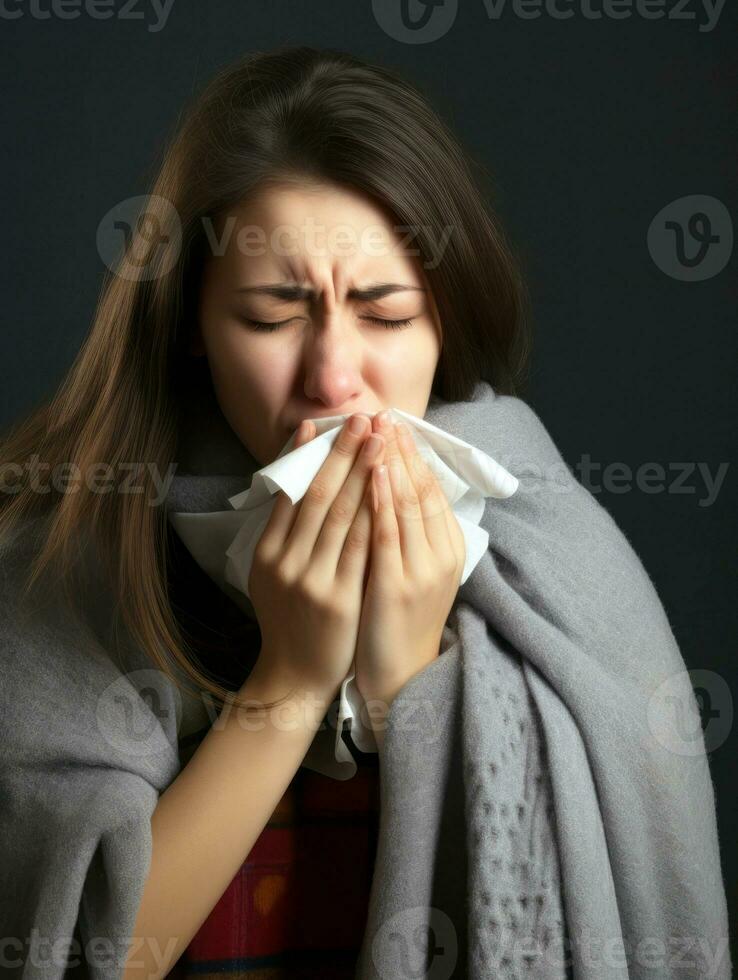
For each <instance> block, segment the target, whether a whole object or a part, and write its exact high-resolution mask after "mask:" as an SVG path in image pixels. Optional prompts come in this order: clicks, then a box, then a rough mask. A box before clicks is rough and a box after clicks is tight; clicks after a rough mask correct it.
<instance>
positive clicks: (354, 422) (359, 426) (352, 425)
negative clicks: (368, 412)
mask: <svg viewBox="0 0 738 980" xmlns="http://www.w3.org/2000/svg"><path fill="white" fill-rule="evenodd" d="M365 425H366V418H365V417H364V416H363V415H352V416H351V419H350V420H349V430H350V431H351V432H352V433H353V434H354V435H355V436H358V435H361V433H362V432H363V431H364V426H365Z"/></svg>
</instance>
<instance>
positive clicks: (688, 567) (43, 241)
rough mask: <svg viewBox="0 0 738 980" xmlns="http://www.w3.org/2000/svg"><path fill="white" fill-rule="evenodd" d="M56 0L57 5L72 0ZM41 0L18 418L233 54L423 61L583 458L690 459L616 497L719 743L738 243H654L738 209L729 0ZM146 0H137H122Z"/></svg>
mask: <svg viewBox="0 0 738 980" xmlns="http://www.w3.org/2000/svg"><path fill="white" fill-rule="evenodd" d="M13 2H16V0H13ZM675 2H676V0H665V3H666V6H665V8H664V9H665V10H666V11H672V12H673V10H672V8H674V7H675ZM40 3H41V4H42V7H43V8H44V9H49V6H50V0H40ZM398 3H399V0H398ZM592 3H593V6H594V8H595V9H600V10H601V9H602V0H592ZM17 4H18V5H17V8H16V7H13V6H11V0H8V9H11V10H15V9H18V10H20V11H21V12H22V16H21V17H19V18H17V19H15V20H8V19H5V18H0V36H1V38H2V41H1V46H0V51H1V52H2V57H0V79H1V80H2V133H3V150H2V154H3V156H2V172H3V177H4V182H3V190H4V193H3V232H4V234H3V261H2V263H1V264H0V284H1V287H2V295H3V297H4V311H3V318H2V339H1V347H0V355H1V356H2V378H3V384H2V395H1V400H0V425H2V426H4V425H6V424H8V423H10V422H12V421H14V420H15V419H16V418H18V417H19V416H20V415H22V414H23V413H24V412H26V411H28V410H29V409H30V408H32V407H33V406H34V405H35V404H36V403H37V402H38V400H39V399H41V398H42V397H44V396H45V395H47V394H49V393H50V392H51V391H52V390H53V388H54V387H55V386H56V384H57V383H58V382H59V381H60V380H61V378H62V376H63V374H64V373H65V371H66V370H67V368H68V367H69V366H70V364H71V362H72V359H73V358H74V356H75V354H76V352H77V350H78V348H79V345H80V343H81V341H82V339H83V337H84V336H85V333H86V331H87V330H88V327H89V324H90V321H91V317H92V314H93V310H94V305H95V301H96V297H97V293H98V289H99V286H100V282H101V279H102V274H103V271H104V267H103V263H102V261H101V259H100V257H99V255H98V253H97V249H96V239H95V236H96V230H97V226H98V223H99V222H100V220H101V218H102V217H103V215H104V214H105V213H106V212H107V211H108V210H109V209H110V208H111V207H112V206H113V205H114V204H115V203H117V202H119V201H121V200H124V199H126V198H129V197H133V196H135V195H138V194H142V193H145V191H146V190H147V188H148V179H149V177H151V176H152V175H153V173H154V172H155V166H156V161H157V160H158V155H159V153H160V152H161V149H162V145H163V141H164V139H165V137H166V136H167V135H168V134H169V133H170V132H171V131H172V129H173V128H174V127H175V125H176V120H177V115H178V113H179V111H180V109H181V107H182V105H183V104H184V103H185V102H186V101H187V100H188V99H189V98H190V97H191V96H192V95H193V94H194V93H196V92H198V91H199V90H200V89H201V87H202V86H203V84H204V83H205V82H206V81H207V80H208V79H209V77H210V76H211V75H212V73H213V72H214V71H215V69H216V68H219V67H220V66H222V65H224V64H226V63H228V62H230V61H232V60H234V59H236V58H237V57H239V56H241V55H242V54H243V53H245V52H247V51H250V50H255V49H260V50H267V49H269V48H272V47H274V46H276V45H281V44H284V43H307V44H313V45H316V46H319V47H335V48H340V49H345V50H348V51H351V52H353V53H356V54H359V55H361V56H363V57H366V58H368V59H370V60H375V61H379V62H381V63H385V64H387V65H390V66H392V67H395V68H399V69H400V70H401V71H402V72H404V73H405V74H406V75H407V76H408V77H409V78H410V79H411V80H413V81H414V82H415V83H416V84H417V85H418V86H419V87H420V88H421V89H422V90H423V91H424V92H425V93H427V95H428V97H429V98H430V100H431V101H432V102H433V103H434V104H435V105H436V106H437V108H438V109H439V110H440V111H441V113H442V114H443V115H444V116H445V117H446V119H447V120H448V121H449V122H450V124H451V126H452V127H453V128H454V130H455V131H456V133H457V134H458V136H459V138H460V139H461V141H462V142H463V143H464V144H465V146H466V147H467V148H468V149H469V150H470V151H471V152H472V153H473V154H474V155H475V156H476V157H477V158H479V159H481V160H482V161H483V162H484V163H485V164H486V165H487V166H488V167H489V168H490V170H491V172H492V174H493V175H494V178H495V182H496V186H497V192H498V197H497V206H498V209H499V211H500V213H501V215H502V218H503V220H504V222H505V224H506V226H507V228H508V230H509V232H510V235H511V237H512V239H513V241H514V242H515V244H516V245H517V247H518V248H519V250H520V252H521V254H522V257H523V260H524V269H525V272H526V275H527V277H528V280H529V283H530V289H531V293H532V298H533V311H534V319H535V333H536V347H535V353H534V358H533V376H532V384H531V386H530V390H529V392H528V393H527V396H526V400H528V401H529V402H530V404H531V405H532V406H533V407H534V409H535V410H536V411H537V413H538V414H539V415H540V417H541V418H542V420H543V421H544V423H545V425H546V426H547V428H548V429H549V431H550V433H551V435H552V436H553V438H554V440H555V441H556V443H557V444H558V446H559V447H560V449H561V451H562V453H563V455H564V457H565V459H566V460H567V462H568V463H569V464H570V465H571V466H577V464H578V463H579V461H580V460H581V459H582V457H583V456H584V455H585V454H589V456H590V457H591V459H592V460H593V461H595V462H596V463H599V464H601V466H603V467H604V466H606V465H608V464H610V463H615V462H619V463H623V464H626V465H627V466H629V467H631V469H632V472H633V474H635V472H636V470H637V469H638V467H639V466H642V465H643V464H645V463H648V462H656V463H661V464H662V465H663V466H664V467H665V469H666V480H665V481H664V482H663V483H662V486H663V487H664V490H663V492H660V493H646V492H644V491H643V490H642V489H639V488H638V486H637V485H636V483H635V480H631V481H630V483H629V487H630V489H626V490H625V491H624V492H614V491H613V490H606V489H605V490H602V491H598V492H597V493H596V496H597V498H598V499H599V501H600V502H601V503H602V504H603V505H604V506H605V507H606V508H607V509H608V510H609V511H610V513H611V514H612V515H613V517H614V518H615V520H616V521H617V523H618V525H619V526H620V527H621V528H622V530H623V531H624V532H625V534H626V535H627V537H628V538H629V540H630V541H631V543H632V544H633V546H634V547H635V549H636V551H637V552H638V554H639V555H640V556H641V558H642V560H643V562H644V565H645V567H646V568H647V570H648V571H649V573H650V575H651V577H652V578H653V580H654V582H655V584H656V587H657V589H658V592H659V595H660V596H661V599H662V601H663V603H664V606H665V608H666V611H667V614H668V616H669V619H670V622H671V624H672V627H673V629H674V632H675V635H676V637H677V640H678V642H679V645H680V648H681V651H682V654H683V656H684V659H685V661H686V664H687V667H688V668H690V669H698V668H699V669H704V670H708V671H711V672H713V674H711V675H708V679H707V684H708V690H710V692H711V695H712V702H713V703H712V709H713V710H714V711H717V712H718V714H717V716H715V717H710V713H709V712H708V711H705V712H704V718H703V724H704V725H705V731H706V735H707V738H708V746H709V745H710V744H711V743H710V736H711V732H712V734H713V735H714V732H715V728H714V727H713V728H712V729H711V728H710V726H711V725H712V726H715V725H720V724H722V723H725V721H726V718H727V714H726V713H729V712H730V711H731V710H732V705H731V699H730V698H729V697H726V696H725V694H724V693H721V691H720V687H719V678H720V677H723V678H725V679H726V680H727V681H728V683H729V684H730V685H731V687H732V689H733V690H735V671H734V659H735V655H736V642H735V641H736V636H737V635H738V629H737V627H738V618H737V616H736V606H737V605H738V604H737V603H736V601H735V598H736V594H735V577H734V575H733V572H734V568H735V553H736V534H735V530H736V528H735V513H736V510H735V496H734V486H735V473H734V471H733V467H732V463H731V465H730V466H729V468H728V472H727V476H726V478H725V480H724V482H723V485H722V488H721V490H720V492H719V493H718V496H717V498H716V500H715V502H714V503H712V505H711V506H700V503H699V502H700V500H704V499H705V497H706V494H707V490H706V487H705V484H704V482H703V480H702V477H701V476H700V475H699V472H698V471H697V470H693V471H692V472H691V474H689V475H687V477H686V479H684V482H683V483H682V486H681V490H680V492H677V488H672V490H669V489H668V487H669V485H670V484H671V482H672V480H674V479H675V477H676V475H677V473H676V471H675V470H674V469H673V467H674V466H675V465H676V464H678V463H689V464H699V463H702V464H704V465H705V466H708V467H709V469H710V472H711V473H712V474H713V475H715V474H716V471H717V469H718V468H719V465H720V463H730V462H731V460H732V453H731V449H732V447H733V441H732V439H731V436H732V437H734V436H735V429H736V427H735V421H736V412H735V406H736V400H735V383H736V381H735V373H736V372H735V366H736V353H737V352H736V343H735V312H736V275H735V273H736V259H735V256H734V255H733V256H732V257H731V259H730V261H729V262H728V264H727V266H726V267H725V268H724V269H723V270H722V271H721V272H719V273H718V274H716V275H714V276H712V277H710V278H708V279H706V280H705V281H702V282H686V281H682V280H679V279H674V278H671V277H670V276H668V275H666V274H664V272H662V271H661V269H659V268H658V267H657V265H656V264H655V262H654V261H653V260H652V258H651V255H650V254H649V249H648V248H647V244H646V235H647V230H648V228H649V225H650V223H651V221H652V219H653V218H654V216H655V215H656V214H657V212H659V211H660V210H661V208H663V207H664V206H665V205H667V204H669V203H670V202H672V201H675V200H677V199H681V198H683V197H685V196H688V195H693V194H702V195H709V196H711V197H714V198H717V199H718V200H719V201H722V202H723V204H724V205H725V206H726V207H727V208H728V210H729V211H730V212H731V213H732V214H733V215H734V216H735V214H736V183H735V181H736V167H735V165H736V159H738V152H737V151H738V147H737V146H736V143H737V137H736V126H735V108H734V100H735V92H736V76H737V74H738V72H737V71H736V67H737V66H736V56H735V50H736V45H735V37H736V18H735V14H736V7H737V6H738V5H736V4H735V3H734V2H733V0H727V3H726V4H725V7H724V9H723V10H722V13H721V15H720V17H719V21H718V23H717V26H716V27H715V28H714V29H713V30H710V31H708V30H705V29H704V27H705V24H706V15H705V11H704V8H703V7H702V6H698V5H697V0H690V2H689V3H688V4H687V5H686V6H685V7H684V8H683V9H682V14H681V18H685V19H671V18H668V17H664V18H662V19H660V20H653V21H648V20H646V19H644V18H643V17H640V16H638V15H637V14H636V13H633V15H632V16H630V17H629V18H627V19H622V20H616V19H613V18H609V17H602V18H601V19H591V18H588V17H587V16H585V14H584V13H583V12H582V11H583V8H582V0H577V2H575V3H573V4H570V3H569V4H568V3H566V0H559V7H560V9H568V7H569V6H571V7H572V9H574V11H575V14H574V16H572V17H571V18H569V19H566V20H559V19H556V18H554V17H552V16H550V15H547V14H546V13H545V12H544V13H543V14H542V15H541V16H540V17H538V18H537V19H524V18H522V17H519V16H517V15H516V14H515V12H514V10H512V9H509V4H510V0H508V7H507V8H506V9H505V11H504V12H503V14H502V15H501V16H500V17H499V19H497V20H495V19H491V18H490V17H489V16H488V12H487V11H488V8H487V7H486V6H485V2H484V0H463V3H462V4H461V9H460V10H459V11H458V14H457V16H456V20H455V22H454V23H453V26H452V27H451V28H450V29H449V30H448V32H447V33H446V34H445V35H444V36H443V37H441V38H440V39H438V40H436V41H434V42H433V43H425V44H407V43H401V42H399V41H398V40H396V39H395V38H393V37H391V36H389V35H388V33H387V32H386V31H384V30H383V29H382V27H381V26H380V23H379V20H381V16H380V18H379V19H378V18H377V17H376V16H375V14H374V12H373V8H372V4H371V3H370V2H366V0H352V2H348V0H304V2H289V0H269V2H266V0H249V2H244V0H219V2H217V3H216V2H210V3H203V2H202V0H175V2H174V5H173V7H172V9H171V12H170V14H169V17H168V20H167V21H166V24H165V26H164V27H163V29H161V30H156V31H152V30H150V29H149V28H150V27H151V26H155V23H156V17H155V16H154V15H153V13H152V10H151V7H150V5H149V4H148V3H144V2H143V0H137V4H136V6H135V7H133V8H132V11H133V12H134V13H140V14H142V15H143V19H122V18H121V17H120V16H116V17H115V18H113V19H110V20H95V19H93V18H92V17H90V16H89V15H88V14H86V13H85V12H84V8H82V12H81V14H80V16H79V17H77V18H76V19H70V20H62V19H60V18H59V17H57V16H51V17H50V18H49V19H46V20H40V19H38V18H37V17H35V16H34V15H33V13H32V11H31V8H30V7H29V6H28V0H17ZM390 6H391V0H386V2H384V3H381V4H379V3H378V7H382V8H383V9H385V10H387V9H389V7H390ZM122 7H123V4H122V3H121V2H119V0H114V9H115V11H116V13H117V14H120V12H121V10H122ZM701 26H702V28H703V29H700V27H701ZM682 477H684V474H682ZM596 482H597V483H598V484H599V483H600V482H601V471H600V476H598V478H597V481H596ZM690 488H691V492H689V491H690ZM590 489H593V487H592V486H591V485H590ZM731 505H732V506H731ZM643 655H644V656H647V655H648V651H647V650H644V651H643ZM695 676H696V675H695ZM703 680H704V679H703ZM701 683H702V681H701V682H700V684H701ZM710 685H712V686H710ZM695 686H696V687H697V686H698V685H697V684H695ZM701 698H702V695H701V694H700V699H701ZM717 741H718V742H719V743H720V744H718V745H717V746H715V747H714V748H713V749H712V751H711V752H710V755H709V758H710V765H711V770H712V773H713V777H714V780H715V785H716V791H717V793H718V804H719V811H718V812H719V830H720V839H721V846H722V853H723V862H724V868H725V879H726V885H727V888H728V891H729V901H730V902H731V904H732V906H733V908H734V909H735V907H736V899H737V897H738V896H737V895H736V883H737V882H738V866H737V864H736V853H735V846H734V842H735V840H736V837H737V836H738V826H737V823H738V821H737V820H736V816H737V814H736V802H735V801H736V797H737V795H738V794H736V787H735V776H734V773H733V772H732V771H731V768H732V767H731V761H732V760H734V759H735V757H736V750H737V742H738V740H737V739H736V734H735V726H732V728H731V733H730V736H729V738H728V739H727V740H721V739H717ZM733 957H734V959H736V952H735V948H734V951H733Z"/></svg>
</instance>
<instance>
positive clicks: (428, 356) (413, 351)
mask: <svg viewBox="0 0 738 980" xmlns="http://www.w3.org/2000/svg"><path fill="white" fill-rule="evenodd" d="M438 356H439V347H438V339H437V336H436V334H435V331H434V329H433V327H432V325H420V324H417V325H416V326H414V327H408V328H407V329H405V330H398V331H397V332H396V334H395V333H394V332H392V333H391V336H389V337H384V338H382V343H377V344H375V345H374V357H375V359H376V360H377V363H378V365H379V367H380V372H381V377H382V378H383V382H382V385H381V387H383V388H384V389H385V390H386V389H390V390H391V392H392V394H393V395H396V394H397V393H398V392H406V393H407V394H411V395H412V396H413V397H414V396H417V395H423V394H424V393H425V392H426V390H429V389H430V386H431V384H432V383H433V375H434V373H435V370H436V365H437V363H438Z"/></svg>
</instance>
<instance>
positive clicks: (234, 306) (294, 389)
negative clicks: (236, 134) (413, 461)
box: [190, 186, 441, 466]
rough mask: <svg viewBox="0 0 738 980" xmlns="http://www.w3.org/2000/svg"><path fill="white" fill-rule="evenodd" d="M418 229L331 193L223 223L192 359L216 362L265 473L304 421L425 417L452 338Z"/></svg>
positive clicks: (254, 207) (227, 400)
mask: <svg viewBox="0 0 738 980" xmlns="http://www.w3.org/2000/svg"><path fill="white" fill-rule="evenodd" d="M406 232H407V229H404V231H403V229H402V228H400V229H398V230H395V229H394V227H393V223H392V219H391V218H388V216H387V215H386V214H385V213H384V212H383V210H380V209H379V208H378V207H377V206H376V205H375V204H374V203H373V202H372V201H370V200H368V199H367V198H365V197H364V196H363V195H360V194H359V193H355V192H352V191H350V190H344V189H340V188H331V187H323V186H320V187H318V186H316V187H312V188H309V189H308V188H297V187H294V186H283V187H270V188H268V189H264V190H263V191H262V192H261V193H260V194H259V195H258V197H256V198H254V199H253V201H251V202H250V203H249V204H248V205H245V206H244V207H243V208H241V209H240V210H238V211H235V212H234V213H233V215H232V216H231V217H230V218H229V219H227V220H224V221H221V222H220V223H218V224H216V228H215V231H214V233H213V234H212V235H211V240H212V241H213V244H214V247H213V250H212V253H211V254H210V255H209V257H208V260H207V262H206V263H205V267H204V269H203V278H202V286H201V290H200V302H199V311H198V325H197V330H196V332H195V334H194V335H193V337H192V341H191V347H190V350H191V353H193V354H195V355H207V359H208V364H209V369H210V373H211V376H212V379H213V386H214V389H215V394H216V398H217V400H218V404H219V405H220V408H221V410H222V412H223V414H224V415H225V417H226V419H227V420H228V422H229V424H230V425H231V427H232V428H233V430H234V431H235V433H236V434H237V435H238V437H239V438H240V440H241V442H242V443H243V444H244V445H245V446H246V448H247V449H248V450H249V452H250V453H251V455H252V456H253V457H254V458H255V459H256V460H257V461H258V462H259V463H260V464H261V465H262V466H265V465H266V464H267V463H270V462H272V460H274V459H275V458H276V456H277V455H278V453H279V451H280V450H281V449H282V447H283V446H284V444H285V442H286V441H287V440H288V439H289V437H290V436H291V435H292V433H293V432H294V430H295V429H296V428H297V426H298V425H299V424H300V422H301V421H302V419H304V418H316V417H319V416H320V417H322V416H326V415H342V414H344V413H346V414H348V413H353V412H365V413H367V414H368V415H369V416H370V417H371V416H373V415H375V414H376V413H377V412H379V411H381V410H382V409H383V408H388V407H396V408H399V409H402V410H403V411H405V412H409V413H410V414H412V415H416V416H419V417H422V416H423V415H424V414H425V410H426V407H427V405H428V400H429V398H430V392H431V385H432V383H433V376H434V373H435V369H436V365H437V363H438V358H439V354H440V349H441V331H440V324H439V323H438V316H437V311H436V306H435V303H434V302H433V298H432V296H431V294H430V289H429V288H428V285H427V282H426V280H425V277H424V276H423V273H422V269H421V268H420V264H419V261H418V258H417V256H412V255H408V254H405V253H406V250H405V249H403V247H402V242H403V240H404V239H405V238H407V234H406ZM391 320H399V321H403V320H407V321H410V322H409V323H407V324H397V325H395V326H393V325H392V324H385V323H384V322H382V321H391ZM253 321H257V322H256V323H254V322H253ZM259 324H278V325H277V326H276V328H275V329H273V330H270V331H269V332H267V331H266V330H265V329H264V328H263V327H261V326H259Z"/></svg>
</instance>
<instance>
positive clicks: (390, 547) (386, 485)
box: [371, 463, 404, 584]
mask: <svg viewBox="0 0 738 980" xmlns="http://www.w3.org/2000/svg"><path fill="white" fill-rule="evenodd" d="M389 480H390V478H389V473H388V472H387V465H386V464H384V463H383V464H381V465H380V466H375V467H374V469H373V470H372V486H373V489H374V491H375V495H374V512H373V520H372V559H371V560H372V568H373V569H374V570H376V575H377V581H378V582H379V583H380V584H381V583H385V582H396V581H398V580H399V579H401V578H402V577H403V575H404V569H403V564H402V546H401V541H400V529H399V527H398V525H397V517H396V515H395V506H394V501H393V498H392V488H391V487H390V482H389Z"/></svg>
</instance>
